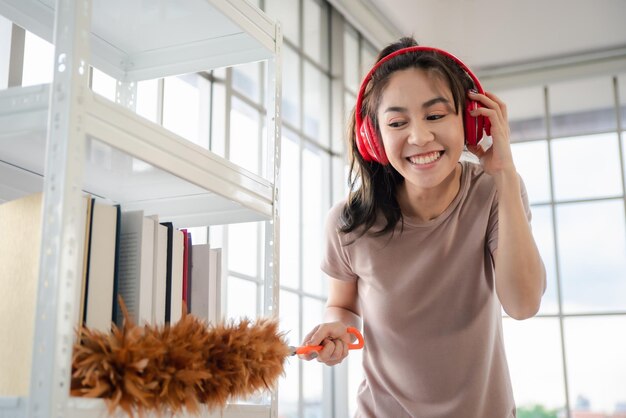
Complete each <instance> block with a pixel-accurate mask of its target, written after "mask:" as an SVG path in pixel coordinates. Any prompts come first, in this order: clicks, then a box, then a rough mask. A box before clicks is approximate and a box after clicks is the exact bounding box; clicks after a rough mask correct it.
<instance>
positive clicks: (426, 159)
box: [409, 151, 441, 164]
mask: <svg viewBox="0 0 626 418" xmlns="http://www.w3.org/2000/svg"><path fill="white" fill-rule="evenodd" d="M439 157H441V151H434V152H431V153H429V154H422V155H414V156H412V157H409V161H411V162H412V163H413V164H429V163H432V162H433V161H437V160H438V159H439Z"/></svg>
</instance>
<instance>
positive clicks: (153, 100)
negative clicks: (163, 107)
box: [137, 80, 159, 122]
mask: <svg viewBox="0 0 626 418" xmlns="http://www.w3.org/2000/svg"><path fill="white" fill-rule="evenodd" d="M158 100H159V80H145V81H140V82H138V83H137V114H138V115H141V116H143V117H144V118H146V119H148V120H151V121H152V122H158V119H157V118H158V115H157V110H158V107H159V106H158Z"/></svg>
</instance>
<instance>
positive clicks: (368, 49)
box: [359, 42, 378, 84]
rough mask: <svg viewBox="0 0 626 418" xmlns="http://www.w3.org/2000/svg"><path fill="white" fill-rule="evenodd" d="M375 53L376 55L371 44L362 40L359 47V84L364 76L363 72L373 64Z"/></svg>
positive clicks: (376, 53) (366, 71) (367, 70)
mask: <svg viewBox="0 0 626 418" xmlns="http://www.w3.org/2000/svg"><path fill="white" fill-rule="evenodd" d="M376 55H378V52H377V51H376V49H375V48H374V47H373V46H372V45H371V44H369V43H367V42H363V44H362V48H361V75H360V77H359V84H361V80H362V79H363V77H365V74H367V73H368V72H369V71H370V69H371V68H372V67H373V66H374V63H375V62H376Z"/></svg>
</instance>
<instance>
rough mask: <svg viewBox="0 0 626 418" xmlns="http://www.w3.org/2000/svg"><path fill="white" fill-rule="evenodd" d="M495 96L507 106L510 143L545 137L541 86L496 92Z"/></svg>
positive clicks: (544, 111)
mask: <svg viewBox="0 0 626 418" xmlns="http://www.w3.org/2000/svg"><path fill="white" fill-rule="evenodd" d="M496 95H497V96H498V97H499V98H500V99H502V100H503V101H504V103H506V105H507V114H508V117H509V126H510V128H511V141H513V142H515V141H521V140H529V139H545V138H546V137H547V135H548V133H547V130H546V129H547V128H546V117H545V114H546V109H545V105H544V103H545V101H544V94H543V88H542V87H541V86H538V87H533V88H524V89H513V90H505V91H498V92H496Z"/></svg>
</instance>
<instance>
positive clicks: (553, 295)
mask: <svg viewBox="0 0 626 418" xmlns="http://www.w3.org/2000/svg"><path fill="white" fill-rule="evenodd" d="M531 210H532V215H533V218H532V228H533V236H534V237H535V242H536V243H537V247H538V248H539V252H540V253H541V259H542V260H543V264H544V266H545V268H546V276H547V278H546V282H547V283H546V292H545V293H544V295H543V297H542V298H541V308H540V310H539V313H540V314H555V313H558V311H559V302H558V292H557V282H556V258H555V256H554V231H553V229H552V210H551V207H550V206H533V207H532V208H531Z"/></svg>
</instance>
